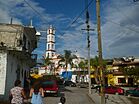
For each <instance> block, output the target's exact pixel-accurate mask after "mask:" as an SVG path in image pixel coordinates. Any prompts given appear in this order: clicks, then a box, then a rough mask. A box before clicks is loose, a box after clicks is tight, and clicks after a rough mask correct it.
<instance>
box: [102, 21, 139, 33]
mask: <svg viewBox="0 0 139 104" xmlns="http://www.w3.org/2000/svg"><path fill="white" fill-rule="evenodd" d="M105 19H106V18H105ZM106 20H107V21H108V22H111V23H113V24H116V25H119V26H120V27H122V28H125V29H128V30H131V31H134V32H136V33H139V31H136V30H134V29H132V28H130V27H123V26H121V24H119V23H116V22H114V21H112V20H109V19H106Z"/></svg>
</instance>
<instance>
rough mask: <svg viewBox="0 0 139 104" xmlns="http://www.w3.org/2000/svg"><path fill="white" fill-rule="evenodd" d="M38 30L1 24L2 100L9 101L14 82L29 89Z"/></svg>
mask: <svg viewBox="0 0 139 104" xmlns="http://www.w3.org/2000/svg"><path fill="white" fill-rule="evenodd" d="M35 48H37V36H36V29H35V28H34V27H33V26H23V25H18V24H0V100H1V99H2V100H7V99H8V96H9V91H10V89H11V88H12V87H13V86H14V81H15V80H16V79H20V80H21V81H22V86H23V87H27V83H26V78H28V77H29V70H30V68H31V67H33V66H34V65H35V64H36V59H37V55H35V54H34V55H33V54H32V51H33V50H34V49H35Z"/></svg>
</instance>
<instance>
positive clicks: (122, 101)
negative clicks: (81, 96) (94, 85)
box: [88, 93, 132, 104]
mask: <svg viewBox="0 0 139 104" xmlns="http://www.w3.org/2000/svg"><path fill="white" fill-rule="evenodd" d="M107 95H108V99H107V100H106V104H132V103H131V101H129V100H128V99H127V98H126V96H123V95H113V94H107ZM88 96H89V97H90V98H91V99H92V100H93V101H94V103H95V104H101V96H100V95H99V94H98V93H93V94H91V95H90V94H88Z"/></svg>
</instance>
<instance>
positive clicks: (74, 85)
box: [64, 81, 76, 87]
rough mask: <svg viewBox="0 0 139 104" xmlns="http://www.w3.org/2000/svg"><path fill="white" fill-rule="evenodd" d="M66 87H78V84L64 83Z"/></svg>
mask: <svg viewBox="0 0 139 104" xmlns="http://www.w3.org/2000/svg"><path fill="white" fill-rule="evenodd" d="M64 85H65V86H70V87H76V83H74V82H72V81H65V82H64Z"/></svg>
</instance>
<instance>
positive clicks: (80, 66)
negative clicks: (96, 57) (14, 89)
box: [78, 60, 87, 81]
mask: <svg viewBox="0 0 139 104" xmlns="http://www.w3.org/2000/svg"><path fill="white" fill-rule="evenodd" d="M78 66H79V68H80V69H82V70H83V71H84V72H83V75H84V76H85V69H87V60H85V61H81V62H80V63H79V65H78ZM79 77H80V73H79ZM83 81H84V80H83Z"/></svg>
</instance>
